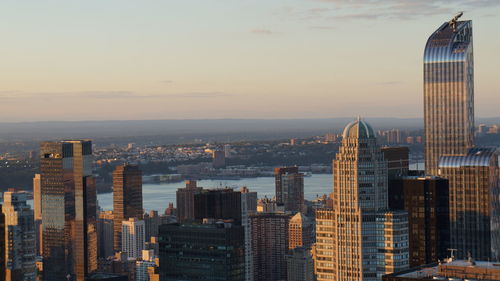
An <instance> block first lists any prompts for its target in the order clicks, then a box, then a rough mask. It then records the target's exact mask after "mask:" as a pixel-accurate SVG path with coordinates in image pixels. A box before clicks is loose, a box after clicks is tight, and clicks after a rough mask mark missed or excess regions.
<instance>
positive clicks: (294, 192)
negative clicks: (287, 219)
mask: <svg viewBox="0 0 500 281" xmlns="http://www.w3.org/2000/svg"><path fill="white" fill-rule="evenodd" d="M274 178H275V185H276V201H277V203H278V205H284V206H285V211H290V212H294V213H296V212H302V211H303V208H304V174H302V173H299V168H298V167H285V168H276V169H274Z"/></svg>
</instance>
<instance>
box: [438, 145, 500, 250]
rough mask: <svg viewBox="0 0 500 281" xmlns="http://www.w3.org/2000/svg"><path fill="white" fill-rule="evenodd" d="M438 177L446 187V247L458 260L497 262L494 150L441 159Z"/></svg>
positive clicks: (499, 238) (499, 244)
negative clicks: (448, 226)
mask: <svg viewBox="0 0 500 281" xmlns="http://www.w3.org/2000/svg"><path fill="white" fill-rule="evenodd" d="M439 172H440V175H441V176H442V177H444V178H447V179H448V180H449V187H450V194H449V197H450V200H449V211H450V247H451V248H453V249H457V254H456V256H457V257H458V258H467V257H468V255H469V253H470V255H471V256H472V257H473V258H474V259H478V260H491V259H494V260H499V258H500V235H499V234H500V231H499V220H500V219H499V211H500V209H499V186H498V154H497V152H496V148H473V149H471V150H470V151H469V152H468V153H467V154H466V155H461V156H443V157H441V160H440V161H439Z"/></svg>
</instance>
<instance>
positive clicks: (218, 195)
mask: <svg viewBox="0 0 500 281" xmlns="http://www.w3.org/2000/svg"><path fill="white" fill-rule="evenodd" d="M194 218H195V220H196V221H198V222H202V221H203V219H206V218H209V219H216V220H217V219H223V220H233V221H234V223H235V224H238V225H241V193H240V192H239V191H234V190H233V189H231V188H222V189H205V190H203V191H201V192H199V193H198V194H195V195H194Z"/></svg>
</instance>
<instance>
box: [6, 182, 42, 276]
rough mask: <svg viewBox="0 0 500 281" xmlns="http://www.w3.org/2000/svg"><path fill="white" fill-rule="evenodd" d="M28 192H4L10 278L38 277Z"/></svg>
mask: <svg viewBox="0 0 500 281" xmlns="http://www.w3.org/2000/svg"><path fill="white" fill-rule="evenodd" d="M26 200H27V194H26V193H24V192H15V191H9V192H4V205H3V209H2V212H3V214H4V215H5V260H6V262H7V264H6V268H5V270H6V275H5V276H6V281H16V280H26V281H34V280H35V277H36V270H35V256H36V243H35V222H34V219H33V210H32V209H31V208H30V206H29V205H28V204H27V203H26Z"/></svg>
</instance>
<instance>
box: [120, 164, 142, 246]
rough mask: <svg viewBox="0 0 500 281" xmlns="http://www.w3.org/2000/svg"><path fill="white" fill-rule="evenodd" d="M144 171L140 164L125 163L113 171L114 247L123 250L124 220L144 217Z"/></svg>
mask: <svg viewBox="0 0 500 281" xmlns="http://www.w3.org/2000/svg"><path fill="white" fill-rule="evenodd" d="M142 214H143V209H142V172H141V170H140V169H139V167H138V166H135V165H129V164H124V165H121V166H117V167H116V169H115V170H114V172H113V216H114V228H115V231H114V248H115V251H120V250H121V248H122V247H121V240H122V239H121V229H122V225H121V223H122V221H126V220H128V219H129V218H137V219H139V220H140V219H142Z"/></svg>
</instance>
